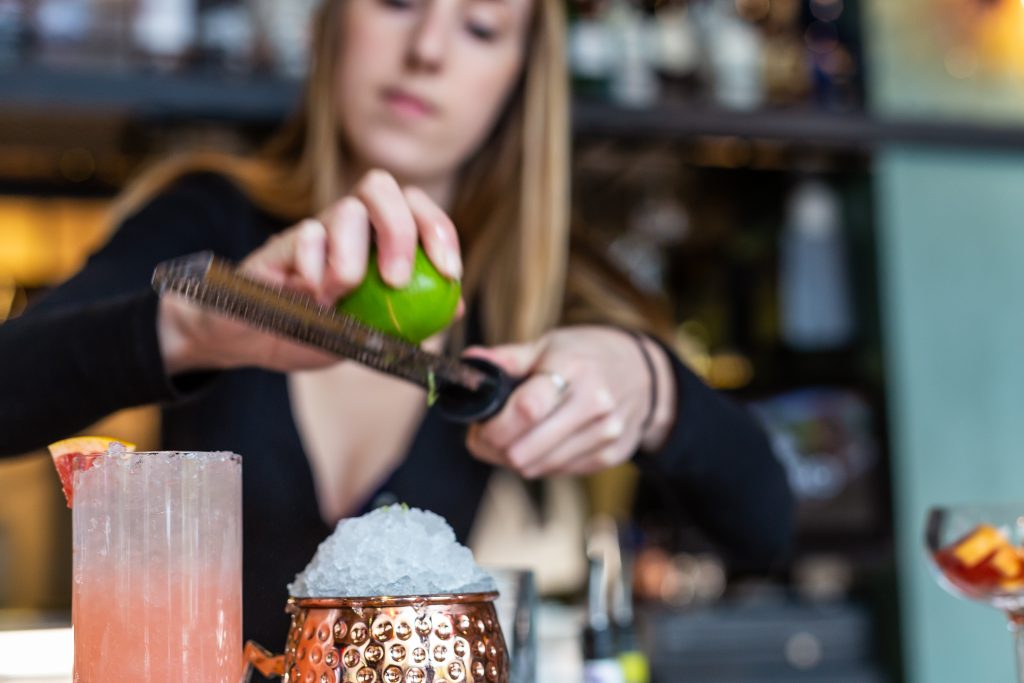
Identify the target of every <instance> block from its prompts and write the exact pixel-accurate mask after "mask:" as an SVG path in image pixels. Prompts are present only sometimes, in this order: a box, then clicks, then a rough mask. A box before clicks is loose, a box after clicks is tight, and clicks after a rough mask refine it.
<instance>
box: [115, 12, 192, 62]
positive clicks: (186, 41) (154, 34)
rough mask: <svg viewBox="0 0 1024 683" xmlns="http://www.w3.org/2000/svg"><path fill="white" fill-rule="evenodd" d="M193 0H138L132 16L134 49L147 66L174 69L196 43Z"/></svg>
mask: <svg viewBox="0 0 1024 683" xmlns="http://www.w3.org/2000/svg"><path fill="white" fill-rule="evenodd" d="M198 20H199V15H198V8H197V6H196V0H139V2H138V3H137V6H136V8H135V12H134V15H133V19H132V37H133V39H134V41H135V47H136V49H137V50H138V51H139V52H140V53H141V54H142V55H143V56H144V58H145V59H146V60H147V61H148V62H149V64H150V65H151V66H154V67H157V68H159V69H175V68H178V67H180V66H181V64H182V62H183V60H184V59H185V58H186V57H187V56H188V53H189V51H190V50H191V49H192V47H193V46H194V45H195V43H196V30H197V27H198Z"/></svg>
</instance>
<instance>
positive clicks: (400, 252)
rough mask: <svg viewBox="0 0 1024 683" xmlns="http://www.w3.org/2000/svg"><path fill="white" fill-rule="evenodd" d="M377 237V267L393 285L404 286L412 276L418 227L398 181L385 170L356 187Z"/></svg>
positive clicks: (368, 176)
mask: <svg viewBox="0 0 1024 683" xmlns="http://www.w3.org/2000/svg"><path fill="white" fill-rule="evenodd" d="M355 194H356V196H357V197H358V198H359V199H360V200H361V201H362V202H363V204H364V205H365V206H366V209H367V211H368V212H369V215H370V223H371V225H372V226H373V230H374V233H375V234H376V236H377V266H378V268H379V269H380V274H381V277H383V278H384V281H385V282H387V283H388V284H389V285H391V286H392V287H404V286H405V285H406V284H408V282H409V278H410V277H411V276H412V262H413V257H414V256H415V254H416V242H417V229H416V221H415V219H414V218H413V215H412V211H411V210H410V209H409V205H408V204H407V203H406V200H405V195H404V194H403V193H402V189H401V188H400V187H399V186H398V182H397V181H396V180H395V179H394V178H393V177H392V176H391V175H390V174H389V173H386V172H384V171H370V172H369V173H367V174H366V177H365V178H364V179H363V181H362V182H361V183H359V186H358V187H357V188H356V192H355Z"/></svg>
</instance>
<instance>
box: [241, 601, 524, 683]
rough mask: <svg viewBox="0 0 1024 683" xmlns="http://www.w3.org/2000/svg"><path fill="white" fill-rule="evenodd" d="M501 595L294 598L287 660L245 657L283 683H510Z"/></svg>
mask: <svg viewBox="0 0 1024 683" xmlns="http://www.w3.org/2000/svg"><path fill="white" fill-rule="evenodd" d="M497 597H498V594H497V593H495V592H491V593H466V594H462V595H429V596H409V597H380V598H289V599H288V605H287V607H286V608H285V609H286V611H287V612H288V613H289V614H291V615H292V625H291V629H290V630H289V632H288V642H287V644H286V645H285V651H284V654H283V655H272V654H271V653H269V652H267V651H266V650H264V649H263V648H262V647H260V646H259V645H257V644H256V643H253V642H249V643H247V644H246V646H245V656H246V659H247V660H248V661H249V663H250V664H251V665H252V666H254V667H255V668H256V669H257V670H259V671H260V673H262V674H263V675H264V676H281V677H282V680H283V683H426V682H427V681H434V682H437V683H440V682H448V681H451V682H452V683H508V679H509V660H508V651H507V648H506V647H505V639H504V637H503V636H502V633H501V626H500V624H499V623H498V616H497V612H496V611H495V609H494V600H495V598H497Z"/></svg>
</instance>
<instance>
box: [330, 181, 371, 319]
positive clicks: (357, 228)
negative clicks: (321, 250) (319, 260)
mask: <svg viewBox="0 0 1024 683" xmlns="http://www.w3.org/2000/svg"><path fill="white" fill-rule="evenodd" d="M321 220H322V221H323V222H324V225H326V226H327V270H326V272H325V274H324V283H323V290H324V295H325V296H326V297H327V298H328V300H329V301H331V302H333V301H335V300H337V299H338V297H340V296H343V295H344V294H346V293H348V292H349V291H351V290H353V289H355V288H356V287H358V286H359V284H360V283H361V282H362V281H363V279H364V278H365V277H366V264H367V261H368V259H369V254H370V230H371V228H370V216H369V212H368V211H367V210H366V206H365V205H364V204H363V203H362V202H361V201H359V200H358V199H356V198H355V197H345V198H344V199H342V200H341V201H339V202H338V203H336V204H335V205H334V206H332V207H331V208H330V209H328V210H327V211H325V212H324V213H323V215H322V216H321Z"/></svg>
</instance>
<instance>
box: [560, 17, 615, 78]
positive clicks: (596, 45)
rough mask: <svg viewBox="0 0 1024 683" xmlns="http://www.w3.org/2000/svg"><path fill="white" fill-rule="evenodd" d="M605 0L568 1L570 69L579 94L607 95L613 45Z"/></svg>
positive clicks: (612, 63) (612, 58) (613, 50)
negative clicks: (606, 16) (606, 17)
mask: <svg viewBox="0 0 1024 683" xmlns="http://www.w3.org/2000/svg"><path fill="white" fill-rule="evenodd" d="M607 9H608V2H607V0H581V1H580V2H577V3H571V4H570V17H569V36H568V38H569V48H568V49H569V68H570V71H571V72H572V80H573V88H574V89H575V90H576V92H578V93H580V94H581V95H585V96H590V97H596V98H604V97H607V95H608V87H609V83H610V80H611V74H612V69H613V65H614V63H615V59H616V55H615V47H614V45H613V36H612V31H611V30H610V28H609V27H608V24H607V22H606V20H605V14H606V12H607Z"/></svg>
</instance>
